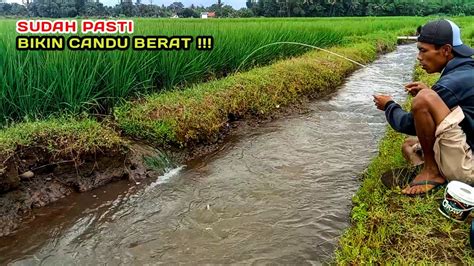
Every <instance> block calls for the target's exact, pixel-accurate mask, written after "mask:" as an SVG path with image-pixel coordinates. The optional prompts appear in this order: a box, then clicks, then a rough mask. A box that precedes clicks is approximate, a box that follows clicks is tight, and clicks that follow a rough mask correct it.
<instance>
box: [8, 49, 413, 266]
mask: <svg viewBox="0 0 474 266" xmlns="http://www.w3.org/2000/svg"><path fill="white" fill-rule="evenodd" d="M415 55H416V51H415V46H414V45H410V46H401V47H399V49H398V50H397V51H395V52H393V53H390V54H387V55H385V56H383V57H382V58H380V59H379V60H377V61H376V62H374V63H373V64H372V65H371V66H370V68H368V69H361V70H359V71H357V72H355V73H354V74H353V75H352V76H350V77H349V78H348V79H347V82H346V84H345V86H344V87H343V88H341V89H340V90H339V91H338V92H337V93H335V94H333V95H331V96H330V97H327V98H326V99H322V100H319V101H315V102H313V103H311V104H310V107H309V109H310V110H309V111H308V112H306V113H304V114H298V115H293V116H291V117H288V118H285V119H281V120H278V121H275V122H271V123H269V124H266V125H264V126H261V127H259V128H255V129H254V130H252V131H251V133H249V132H247V133H243V135H242V136H237V137H236V138H235V139H233V140H230V141H229V142H227V143H226V144H225V145H224V147H223V148H222V150H220V151H219V152H216V153H214V154H212V155H210V156H207V157H206V158H202V159H200V160H198V161H195V162H192V163H191V164H190V165H188V166H185V167H181V168H175V169H173V170H172V171H170V172H169V173H168V174H167V175H166V176H161V177H159V178H157V179H156V180H150V181H149V182H148V183H146V184H140V185H138V186H135V185H134V186H131V185H130V184H128V183H125V182H121V183H115V184H113V185H110V186H107V187H106V188H105V189H106V190H104V189H99V190H95V191H92V192H89V193H85V194H80V195H75V196H73V197H71V198H68V199H67V200H63V201H60V202H57V203H55V204H54V205H52V206H50V207H47V208H44V209H42V210H40V211H39V212H38V213H37V219H35V220H34V221H33V222H31V223H29V224H27V225H26V226H25V227H23V229H22V230H20V231H19V232H17V234H15V235H14V236H11V237H8V238H4V239H2V241H1V243H0V255H1V262H13V263H15V264H40V263H41V264H72V263H73V264H81V265H82V264H97V263H107V264H113V265H114V264H131V263H133V264H143V263H149V264H155V263H159V262H160V263H165V264H170V263H184V264H203V263H211V264H215V263H244V264H251V263H257V264H259V263H269V262H278V263H283V264H310V263H318V262H325V261H328V260H330V259H331V257H332V254H333V252H334V249H335V245H336V244H337V238H338V237H339V236H340V234H341V233H342V232H343V230H344V228H346V227H347V226H348V215H349V211H350V207H351V197H352V195H353V194H354V193H355V192H356V190H357V189H358V186H359V184H360V181H359V180H358V178H357V176H358V175H359V174H360V173H361V172H362V171H363V170H364V168H365V167H366V166H367V164H368V162H369V161H370V158H371V157H373V156H374V155H375V154H376V153H377V149H376V148H377V142H378V141H379V139H380V138H381V136H382V135H383V133H384V129H385V125H386V124H385V120H384V116H383V113H382V112H380V111H377V110H376V109H375V107H374V105H373V102H372V97H371V95H372V94H373V93H374V92H386V93H391V94H393V95H395V99H397V100H401V99H403V98H404V97H405V93H404V91H403V88H402V87H400V86H399V85H396V83H398V82H401V83H404V82H408V81H409V80H411V72H412V69H413V64H414V63H415ZM375 72H378V73H381V74H376V73H375Z"/></svg>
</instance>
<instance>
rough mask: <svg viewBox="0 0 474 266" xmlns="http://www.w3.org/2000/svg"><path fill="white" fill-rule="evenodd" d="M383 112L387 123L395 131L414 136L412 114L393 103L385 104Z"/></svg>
mask: <svg viewBox="0 0 474 266" xmlns="http://www.w3.org/2000/svg"><path fill="white" fill-rule="evenodd" d="M384 110H385V117H386V118H387V121H388V123H389V124H390V126H391V127H392V128H393V129H394V130H395V131H398V132H401V133H404V134H407V135H412V136H416V129H415V120H414V119H413V114H412V113H410V112H405V111H404V110H403V109H402V107H401V106H400V105H399V104H398V103H396V102H394V101H389V102H387V104H385V109H384Z"/></svg>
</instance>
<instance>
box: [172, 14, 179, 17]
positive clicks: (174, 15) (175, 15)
mask: <svg viewBox="0 0 474 266" xmlns="http://www.w3.org/2000/svg"><path fill="white" fill-rule="evenodd" d="M171 18H179V16H178V14H173V15H171Z"/></svg>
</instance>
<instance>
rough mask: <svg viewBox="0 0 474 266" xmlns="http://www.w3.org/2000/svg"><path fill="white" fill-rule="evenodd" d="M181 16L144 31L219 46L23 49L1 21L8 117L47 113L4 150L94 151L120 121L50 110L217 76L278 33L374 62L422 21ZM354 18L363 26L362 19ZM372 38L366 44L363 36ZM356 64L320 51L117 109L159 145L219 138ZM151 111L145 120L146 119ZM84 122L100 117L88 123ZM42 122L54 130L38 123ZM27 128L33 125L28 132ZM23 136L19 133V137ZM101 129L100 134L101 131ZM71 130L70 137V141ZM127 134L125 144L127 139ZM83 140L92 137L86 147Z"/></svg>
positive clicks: (327, 86) (265, 57) (0, 100)
mask: <svg viewBox="0 0 474 266" xmlns="http://www.w3.org/2000/svg"><path fill="white" fill-rule="evenodd" d="M171 23H175V22H174V21H173V22H170V21H168V20H146V21H142V20H138V21H137V26H136V28H137V32H136V34H142V35H153V34H157V33H158V30H159V31H160V34H164V33H166V35H182V34H184V33H186V35H189V34H192V35H204V34H212V35H214V38H215V40H216V41H217V43H216V47H215V49H214V50H213V51H212V52H198V51H195V50H191V51H186V52H176V51H166V52H152V51H150V52H137V51H127V52H97V51H96V52H72V51H67V50H66V51H64V52H54V51H48V52H46V51H28V52H19V51H16V50H15V49H14V36H15V34H13V33H12V32H14V21H13V20H4V21H0V28H2V31H1V34H0V52H1V54H2V56H1V57H0V76H1V77H2V78H3V82H1V83H0V92H1V93H0V110H1V113H2V115H3V118H4V119H5V120H8V121H12V120H13V121H15V120H18V119H19V120H20V121H21V119H20V118H25V117H26V119H27V120H28V119H29V120H34V118H35V117H36V118H43V119H45V121H43V122H40V123H36V124H35V125H38V126H28V125H26V126H25V124H22V123H20V124H18V125H16V126H15V125H13V126H10V128H6V129H4V130H2V137H1V138H0V142H2V143H0V146H8V147H10V148H9V149H4V150H3V153H2V155H1V156H0V157H9V154H10V153H11V152H12V151H17V150H19V149H22V148H24V147H28V146H35V145H40V146H48V147H49V146H51V145H52V146H54V145H55V144H54V143H62V144H64V143H67V145H69V146H68V147H69V149H73V150H75V151H76V152H77V153H78V154H81V150H88V148H87V147H88V145H89V144H90V143H89V144H88V141H91V143H93V144H91V145H92V146H93V147H96V148H98V149H100V148H106V147H108V145H109V144H110V143H108V141H106V140H104V141H103V142H102V140H103V138H100V137H99V136H102V135H108V134H109V133H106V134H103V133H102V131H107V132H109V131H111V130H112V129H110V128H108V127H107V126H103V125H101V124H100V123H98V122H95V120H94V118H93V117H91V116H89V115H86V116H85V117H86V118H81V119H66V120H67V121H68V122H61V123H58V122H57V120H56V119H55V118H52V119H48V117H50V115H53V116H58V114H63V113H66V114H68V115H72V116H74V117H77V114H79V113H82V112H84V111H90V112H92V113H93V114H94V113H96V112H95V111H97V110H102V109H109V108H111V107H112V106H113V104H110V105H108V104H104V102H103V100H105V101H106V102H107V101H109V100H110V101H111V102H114V103H116V102H121V101H123V100H124V98H125V97H132V96H134V95H135V96H136V95H137V93H138V94H143V93H147V92H150V91H161V90H162V89H164V88H166V87H169V86H178V85H180V84H181V85H183V84H191V83H192V82H195V81H196V80H197V81H200V80H201V81H202V80H207V79H209V77H210V76H209V75H211V76H213V77H217V76H219V75H221V74H222V71H224V70H225V71H227V72H228V71H233V70H235V68H236V67H237V66H238V65H240V63H241V62H242V59H243V58H245V57H246V56H247V55H248V54H249V53H250V52H251V51H253V50H254V49H256V48H258V47H260V46H261V45H264V44H267V43H271V42H274V41H285V40H286V41H302V42H305V43H310V44H314V45H317V46H322V47H327V46H335V45H339V46H340V48H335V49H336V50H337V51H338V52H341V53H342V54H345V55H347V56H349V57H354V58H355V59H357V60H359V61H361V62H369V61H371V60H373V59H374V58H375V56H376V49H377V47H376V45H377V43H378V44H379V45H381V46H387V45H388V44H390V45H391V46H392V47H393V40H394V39H393V38H394V36H395V35H396V33H395V32H398V31H399V29H400V28H406V29H408V30H412V29H413V27H414V25H417V24H418V23H419V19H418V18H410V19H407V20H406V21H400V20H399V19H397V18H380V19H373V18H371V19H369V20H366V19H334V20H331V21H330V20H328V19H300V20H298V19H296V20H293V21H292V20H286V19H270V20H255V19H251V20H219V21H215V22H209V21H201V20H189V21H188V20H182V21H180V23H181V24H180V25H178V26H176V25H174V24H173V25H171ZM210 23H213V24H210ZM354 23H358V25H359V26H358V27H353V25H354ZM230 24H232V25H230ZM329 25H331V27H329ZM244 33H245V34H244ZM249 36H250V37H249ZM252 36H254V37H252ZM251 37H252V38H251ZM378 39H380V40H379V41H376V40H378ZM363 42H365V44H361V43H363ZM342 47H345V48H342ZM293 48H294V47H292V49H288V47H287V46H282V47H278V46H275V47H272V48H271V49H268V50H264V51H261V53H259V54H256V55H255V58H251V59H252V60H253V62H250V63H249V64H248V65H247V64H246V66H245V67H244V69H246V68H249V67H251V66H255V65H262V64H269V63H271V62H274V61H275V60H277V59H281V58H282V57H288V56H293V55H295V54H300V53H302V52H303V50H302V49H296V48H294V49H293ZM379 48H381V47H379ZM191 59H193V60H191ZM252 60H251V61H252ZM313 60H316V61H314V62H313ZM353 69H355V67H354V65H352V64H351V63H348V62H345V61H343V60H340V59H338V58H337V57H334V56H328V55H327V54H322V53H311V55H305V56H303V57H302V58H295V59H291V60H290V61H282V62H280V63H277V64H275V65H270V66H268V67H264V68H261V69H255V70H252V71H250V72H248V73H241V74H237V75H232V76H230V77H228V78H224V79H222V80H217V81H213V82H210V83H203V84H200V85H193V86H192V88H189V89H186V90H181V91H175V92H166V93H160V94H153V95H151V96H148V97H146V99H142V100H139V101H138V102H134V103H133V104H131V103H126V104H125V105H123V106H122V107H120V108H117V109H116V111H115V114H116V116H117V117H118V120H119V121H118V123H119V125H121V126H122V127H123V129H124V130H125V131H126V133H129V134H130V135H132V136H139V137H150V138H152V140H155V141H156V140H158V139H161V140H163V142H162V143H157V144H164V142H167V143H172V144H176V143H178V144H181V145H184V144H186V142H187V141H191V142H195V141H203V142H212V141H213V140H215V137H216V132H218V131H219V130H221V129H222V127H223V123H225V122H226V121H227V118H228V115H229V114H233V115H234V116H235V117H241V116H243V115H245V114H252V115H258V116H264V115H267V114H268V113H270V112H271V111H273V110H275V109H277V106H284V105H287V104H290V103H292V102H295V101H296V99H297V97H299V96H300V95H302V94H307V93H309V94H313V93H321V92H322V91H323V90H334V89H335V87H336V86H337V85H338V84H340V83H341V82H342V80H343V77H344V76H345V75H346V74H347V73H348V72H349V71H351V70H353ZM300 71H301V72H300ZM158 72H160V73H158ZM158 74H159V75H158ZM314 90H321V91H314ZM111 102H109V103H111ZM145 102H146V104H144V105H143V106H142V105H141V103H145ZM137 103H138V104H137ZM157 106H160V107H159V108H156V107H157ZM160 108H161V109H160ZM140 112H141V114H140ZM140 115H145V116H146V115H151V116H150V117H145V116H142V117H140ZM83 119H85V120H83ZM141 119H143V121H142V122H141V123H140V121H138V120H141ZM66 120H64V119H63V120H61V121H66ZM76 123H79V125H75V124H76ZM83 123H85V124H87V125H92V124H94V125H95V126H94V127H93V128H87V127H82V126H81V125H82V124H83ZM27 124H28V123H27ZM39 125H41V126H39ZM39 127H41V128H43V129H44V130H43V129H42V130H37V129H38V128H39ZM21 128H24V132H19V131H21ZM31 128H36V129H35V130H31ZM66 128H75V129H77V130H74V131H72V130H66ZM142 129H146V130H144V131H142ZM12 132H15V133H12ZM58 132H62V133H60V134H59V133H58ZM110 134H112V133H110ZM114 134H116V135H118V133H114ZM13 135H16V137H11V136H13ZM91 136H97V138H96V139H93V140H92V139H91V138H90V137H91ZM64 139H69V140H68V141H67V142H63V140H64ZM84 140H88V141H84ZM118 143H119V142H117V144H118ZM120 143H121V144H120V145H121V146H123V147H124V145H125V144H124V143H125V142H123V141H122V142H120ZM155 143H156V142H155ZM62 144H58V145H62ZM81 145H84V147H83V148H82V149H81V148H80V147H81ZM94 145H95V146H94ZM53 149H54V148H53ZM61 149H66V147H63V148H61ZM61 149H58V150H61ZM2 167H3V166H2Z"/></svg>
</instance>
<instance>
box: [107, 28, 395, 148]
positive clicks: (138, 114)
mask: <svg viewBox="0 0 474 266" xmlns="http://www.w3.org/2000/svg"><path fill="white" fill-rule="evenodd" d="M379 37H380V36H379ZM391 37H392V38H390V37H387V39H386V40H384V41H383V38H379V41H378V42H376V43H377V44H378V45H379V46H378V45H377V44H374V42H375V41H373V42H371V43H367V42H365V43H359V44H353V45H350V46H349V47H344V48H333V49H332V51H334V52H337V53H339V54H343V55H346V56H348V57H350V58H353V59H356V60H357V61H359V62H363V63H367V62H370V61H372V60H374V59H375V58H376V56H377V52H380V50H378V51H377V49H393V48H394V43H393V40H394V39H395V38H393V37H394V36H391ZM355 68H356V66H355V65H354V64H352V63H350V62H348V61H346V60H344V59H341V58H339V57H335V56H332V55H329V54H327V53H323V52H311V53H308V54H306V55H304V56H301V57H298V58H294V59H289V60H284V61H281V62H278V63H275V64H273V65H270V66H267V67H262V68H258V69H254V70H251V71H248V72H246V73H241V74H237V75H234V76H230V77H227V78H225V79H222V80H217V81H213V82H208V83H204V84H199V85H195V86H193V87H192V88H189V89H187V90H183V91H172V92H165V93H159V94H152V95H150V96H148V97H145V98H144V99H142V100H140V101H137V102H129V103H127V104H125V105H123V106H121V107H118V108H116V110H115V117H116V120H117V122H118V124H119V126H120V127H121V128H122V129H123V130H124V132H125V133H126V134H128V135H132V136H134V137H141V138H145V139H147V140H152V141H154V142H155V144H157V145H163V144H177V145H180V146H190V145H193V144H195V143H212V142H214V141H215V140H216V139H217V138H218V137H219V134H220V132H221V131H222V130H223V129H225V127H226V125H227V122H228V120H229V117H231V118H233V119H236V118H243V117H248V116H254V117H255V116H256V117H265V116H267V115H269V114H271V113H272V112H274V111H275V110H277V109H279V108H280V107H283V106H287V105H289V104H291V103H295V102H296V101H298V100H299V99H300V97H301V96H303V95H314V94H321V95H324V94H327V93H328V92H332V91H334V90H335V89H336V88H337V87H338V86H339V85H341V84H342V82H343V81H344V78H345V77H346V75H347V74H348V73H350V72H351V71H353V70H354V69H355Z"/></svg>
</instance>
